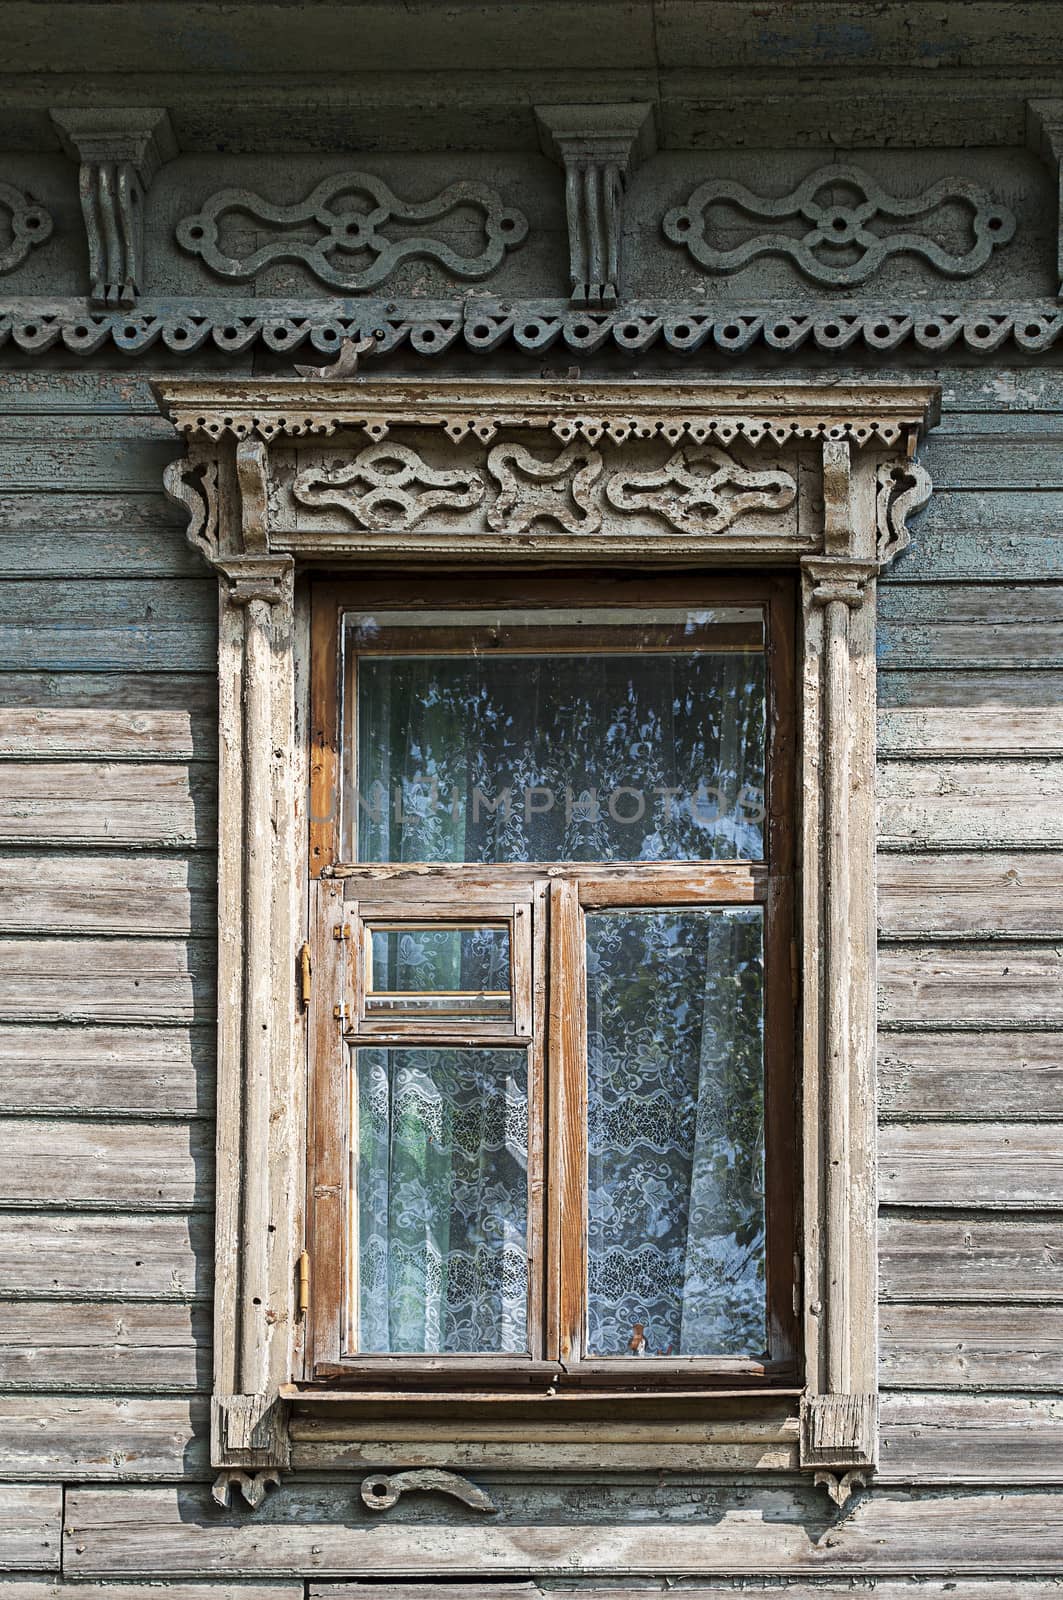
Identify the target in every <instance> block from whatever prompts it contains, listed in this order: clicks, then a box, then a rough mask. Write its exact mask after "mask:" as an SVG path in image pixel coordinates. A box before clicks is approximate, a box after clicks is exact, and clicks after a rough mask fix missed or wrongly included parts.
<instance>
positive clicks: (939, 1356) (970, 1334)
mask: <svg viewBox="0 0 1063 1600" xmlns="http://www.w3.org/2000/svg"><path fill="white" fill-rule="evenodd" d="M879 1381H880V1382H881V1383H882V1384H883V1385H885V1386H889V1387H892V1388H898V1389H903V1388H907V1389H916V1388H918V1389H977V1388H997V1389H1051V1390H1058V1389H1060V1388H1063V1306H1015V1305H993V1304H979V1305H976V1306H932V1305H901V1306H897V1305H890V1306H883V1307H882V1308H881V1314H880V1317H879Z"/></svg>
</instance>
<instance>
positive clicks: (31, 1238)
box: [0, 1211, 214, 1301]
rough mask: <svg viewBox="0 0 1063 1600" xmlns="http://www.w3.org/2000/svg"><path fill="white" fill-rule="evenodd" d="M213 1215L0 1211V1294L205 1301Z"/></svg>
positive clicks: (210, 1266) (210, 1272) (211, 1259)
mask: <svg viewBox="0 0 1063 1600" xmlns="http://www.w3.org/2000/svg"><path fill="white" fill-rule="evenodd" d="M213 1276H214V1229H213V1219H212V1218H211V1217H210V1216H209V1215H208V1214H205V1213H202V1212H191V1213H190V1214H189V1215H187V1216H172V1215H167V1214H166V1213H151V1212H148V1213H145V1214H144V1215H142V1216H121V1215H118V1216H108V1215H106V1214H104V1215H98V1216H97V1215H94V1214H92V1213H91V1212H80V1213H79V1212H70V1211H23V1212H19V1211H0V1295H4V1296H6V1297H8V1298H10V1299H17V1298H19V1297H23V1298H26V1297H28V1298H42V1299H59V1300H62V1299H75V1298H84V1299H94V1300H98V1301H103V1300H107V1301H111V1300H126V1301H132V1300H175V1301H192V1300H198V1301H205V1300H208V1299H209V1297H210V1292H211V1283H212V1279H213Z"/></svg>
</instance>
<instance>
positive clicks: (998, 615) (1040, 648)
mask: <svg viewBox="0 0 1063 1600" xmlns="http://www.w3.org/2000/svg"><path fill="white" fill-rule="evenodd" d="M878 651H879V659H880V661H881V663H882V665H883V666H884V667H885V666H889V667H893V668H895V669H896V668H898V667H918V668H925V667H928V666H940V667H942V668H947V667H964V668H971V667H977V668H979V669H982V670H984V669H987V668H1007V669H1010V670H1012V671H1014V670H1017V669H1019V668H1027V667H1033V668H1038V667H1053V668H1055V667H1060V666H1063V586H1060V585H1059V584H1046V583H1028V584H1023V585H1015V586H1011V585H1004V584H992V583H981V584H966V583H954V584H950V585H949V586H948V587H947V588H946V587H940V586H938V585H933V586H927V585H922V584H920V585H912V586H909V585H904V584H897V583H894V584H884V585H883V588H882V594H881V598H880V602H879V623H878Z"/></svg>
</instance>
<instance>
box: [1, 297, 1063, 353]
mask: <svg viewBox="0 0 1063 1600" xmlns="http://www.w3.org/2000/svg"><path fill="white" fill-rule="evenodd" d="M374 333H376V334H377V335H378V339H377V346H376V352H375V353H376V354H378V355H380V356H387V355H389V354H391V352H392V351H398V350H403V351H406V352H409V353H411V354H413V355H416V356H425V357H431V356H441V355H445V354H446V352H447V351H452V350H454V349H455V348H465V349H468V350H472V351H475V352H477V353H478V354H480V355H481V356H488V355H490V354H491V353H492V352H493V351H496V350H505V349H506V348H512V349H515V350H517V351H522V352H524V353H525V354H529V355H536V356H539V355H544V354H546V353H547V352H548V351H552V352H553V353H554V354H555V355H556V356H559V357H562V358H564V357H565V356H566V355H571V356H572V357H576V358H579V357H581V356H589V355H593V354H594V353H595V352H596V351H599V350H601V351H603V352H608V351H621V352H623V353H625V354H629V355H640V354H643V353H645V352H646V351H649V350H653V349H661V350H663V351H669V352H672V353H673V354H675V355H680V356H688V355H694V354H696V353H697V352H699V351H702V352H707V353H711V352H713V351H716V352H719V354H721V355H725V356H729V357H733V356H739V355H744V354H745V353H746V352H748V351H751V350H758V349H763V350H765V351H768V352H770V353H771V354H772V355H773V356H774V357H775V358H776V359H777V360H779V361H780V362H781V361H785V360H786V359H788V358H789V357H791V356H794V355H796V354H797V353H798V352H799V351H802V350H806V351H807V350H809V349H814V350H820V351H825V352H828V353H831V354H835V355H837V354H841V353H842V352H843V351H853V352H855V353H860V352H869V353H870V354H872V355H879V356H886V355H890V354H892V353H893V352H894V351H897V350H903V349H905V348H907V347H912V348H914V349H916V350H919V351H923V352H925V353H926V354H929V355H935V356H941V355H943V354H944V353H945V352H946V351H949V350H952V349H955V350H958V351H966V352H969V353H971V354H974V355H991V354H993V353H994V352H995V351H998V350H1000V349H1002V348H1003V347H1004V346H1005V345H1008V344H1011V345H1014V347H1015V348H1016V349H1017V350H1020V351H1022V352H1024V353H1025V354H1029V355H1037V354H1039V353H1041V352H1043V351H1046V350H1051V349H1052V348H1053V347H1054V346H1055V345H1056V344H1058V343H1059V341H1060V340H1061V339H1063V307H1061V306H1060V305H1059V304H1058V303H1057V302H1056V301H1055V300H1051V301H1047V300H1041V301H1034V302H1031V303H1029V304H1017V305H1016V304H1008V303H1000V302H975V303H972V304H968V305H967V306H965V307H963V308H957V307H956V306H952V307H949V308H948V309H944V310H941V309H936V308H935V307H933V306H930V307H927V306H925V305H918V306H915V305H912V306H907V307H905V306H896V305H892V306H890V305H887V306H882V307H877V308H876V307H869V308H868V307H865V308H861V309H859V310H854V309H853V308H852V307H851V306H846V307H844V308H833V309H832V308H831V307H829V306H828V307H822V306H819V307H806V308H799V309H797V310H793V309H788V310H787V311H785V312H783V313H780V311H779V308H778V307H777V306H776V307H772V306H765V305H750V306H743V305H738V306H735V307H733V308H728V309H723V310H707V309H706V307H705V305H704V303H702V302H699V303H694V304H692V303H688V302H682V301H667V300H642V299H640V300H633V301H631V302H630V303H629V304H628V305H627V306H624V307H622V308H620V309H617V310H615V311H574V310H573V309H572V307H571V306H570V305H569V303H568V302H567V301H564V300H513V301H508V300H507V301H498V300H491V299H487V298H481V297H480V296H476V297H475V298H472V299H469V300H464V299H459V298H454V299H449V300H382V299H369V298H366V299H365V300H359V301H358V303H357V308H356V309H354V308H352V305H351V302H350V301H346V302H344V301H316V302H315V301H313V300H310V299H306V300H273V299H261V298H255V297H252V296H248V297H246V298H243V299H234V298H230V297H228V296H224V297H222V296H219V297H217V298H215V297H214V296H211V297H210V298H209V299H206V300H204V299H203V298H200V299H196V300H193V299H187V298H186V299H167V300H151V301H145V300H143V299H141V300H140V301H139V302H138V304H137V308H136V311H135V312H128V311H100V310H98V309H97V308H96V307H95V306H93V305H92V304H91V303H90V302H89V301H86V300H69V299H68V300H57V299H46V298H43V297H42V298H17V299H15V298H12V299H9V300H7V301H4V302H0V347H3V346H4V345H5V344H8V343H10V344H12V345H14V346H15V347H16V348H17V349H19V350H23V351H26V352H27V353H36V352H43V351H45V350H52V349H56V348H59V349H65V350H69V351H71V352H72V353H73V354H75V355H84V356H90V355H93V354H95V353H96V352H97V351H98V350H101V349H106V348H108V347H110V346H113V347H114V348H115V349H117V350H120V351H122V352H123V353H124V354H126V355H138V354H141V353H142V352H144V351H146V350H151V349H154V348H156V347H158V348H161V349H164V350H168V351H172V352H176V353H179V354H187V355H194V354H195V353H196V352H197V351H200V350H202V349H204V348H213V349H217V350H221V351H223V352H225V353H227V354H230V355H239V354H241V353H244V352H246V351H249V350H252V349H255V348H257V347H259V346H261V347H263V348H264V349H266V350H269V351H272V352H274V353H277V354H286V353H288V352H291V353H292V354H293V355H294V354H295V352H296V351H298V350H301V349H304V348H305V349H308V350H311V351H316V352H318V353H319V354H320V355H321V356H323V357H325V358H327V359H328V360H329V361H332V360H334V359H335V358H336V356H337V355H338V353H339V351H340V349H341V347H342V344H343V341H344V340H345V339H351V340H353V341H355V342H358V341H360V340H362V339H364V338H365V337H367V336H369V335H372V334H374Z"/></svg>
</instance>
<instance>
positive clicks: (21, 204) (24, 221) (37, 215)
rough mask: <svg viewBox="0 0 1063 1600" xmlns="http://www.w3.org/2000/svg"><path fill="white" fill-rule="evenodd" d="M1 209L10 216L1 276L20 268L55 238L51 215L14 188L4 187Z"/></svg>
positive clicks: (0, 261)
mask: <svg viewBox="0 0 1063 1600" xmlns="http://www.w3.org/2000/svg"><path fill="white" fill-rule="evenodd" d="M0 208H2V209H3V211H5V212H6V213H7V219H6V223H5V227H4V232H5V233H7V234H9V235H10V237H9V238H8V242H7V244H6V245H5V246H4V248H3V249H0V273H4V272H13V271H14V270H15V268H16V267H20V266H21V265H22V263H23V262H24V261H25V259H26V257H27V256H28V255H29V253H30V251H31V250H32V249H33V248H34V247H35V246H36V245H39V244H43V243H44V241H45V240H46V239H48V238H50V237H51V233H52V218H51V215H50V214H49V213H48V212H47V211H46V210H45V209H44V207H43V206H42V205H39V204H38V203H37V201H36V200H32V199H31V198H30V196H29V195H28V194H23V192H22V190H21V189H16V188H15V186H14V184H11V183H0Z"/></svg>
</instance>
